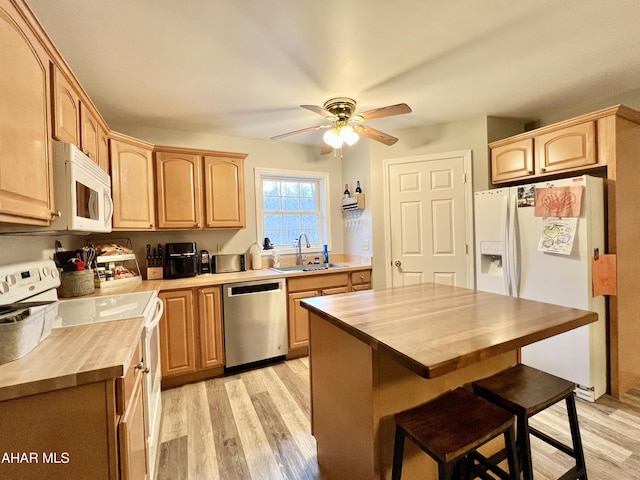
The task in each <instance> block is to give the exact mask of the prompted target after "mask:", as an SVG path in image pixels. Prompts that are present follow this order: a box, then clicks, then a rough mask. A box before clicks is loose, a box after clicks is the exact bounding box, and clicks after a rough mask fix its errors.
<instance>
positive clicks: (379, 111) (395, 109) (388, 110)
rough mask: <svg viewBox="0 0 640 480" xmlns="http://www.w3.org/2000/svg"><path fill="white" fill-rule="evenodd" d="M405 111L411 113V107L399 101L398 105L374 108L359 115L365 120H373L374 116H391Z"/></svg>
mask: <svg viewBox="0 0 640 480" xmlns="http://www.w3.org/2000/svg"><path fill="white" fill-rule="evenodd" d="M403 113H411V107H409V105H407V104H406V103H398V104H397V105H389V106H388V107H381V108H374V109H373V110H367V111H366V112H363V113H358V114H357V115H358V116H360V117H362V119H363V120H371V119H373V118H382V117H391V116H392V115H402V114H403Z"/></svg>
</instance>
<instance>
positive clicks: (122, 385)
mask: <svg viewBox="0 0 640 480" xmlns="http://www.w3.org/2000/svg"><path fill="white" fill-rule="evenodd" d="M142 370H143V365H142V350H141V348H140V344H139V343H138V346H137V347H136V351H135V352H134V354H133V357H131V362H129V366H128V367H127V369H126V371H125V372H124V375H123V376H122V377H118V378H116V413H117V414H118V415H123V414H124V412H125V411H126V410H127V408H128V406H129V404H130V403H131V395H133V392H134V390H135V386H136V383H137V382H138V381H139V380H140V377H139V376H140V375H142V373H143V372H142Z"/></svg>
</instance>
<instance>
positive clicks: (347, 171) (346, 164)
mask: <svg viewBox="0 0 640 480" xmlns="http://www.w3.org/2000/svg"><path fill="white" fill-rule="evenodd" d="M371 143H372V141H371V140H366V139H362V140H360V141H359V142H358V143H356V144H355V145H354V146H352V147H348V148H345V149H344V151H343V157H344V158H343V159H342V180H343V183H348V184H349V191H350V192H351V195H355V190H356V182H357V181H360V188H362V193H364V198H365V208H364V210H354V211H350V212H344V213H342V214H341V220H342V229H343V232H344V252H345V253H348V254H350V255H359V256H365V257H370V256H371V254H372V251H373V250H372V249H373V239H372V237H371V232H372V224H371V221H372V218H373V210H372V209H371V204H370V203H369V202H370V201H371V196H372V195H373V194H374V192H373V190H372V189H371V162H370V160H369V157H370V155H371V148H370V145H371ZM364 242H368V244H369V247H368V248H364Z"/></svg>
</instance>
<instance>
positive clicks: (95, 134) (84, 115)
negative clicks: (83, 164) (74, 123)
mask: <svg viewBox="0 0 640 480" xmlns="http://www.w3.org/2000/svg"><path fill="white" fill-rule="evenodd" d="M80 149H81V150H82V151H83V152H84V153H86V154H87V156H88V157H89V158H90V159H91V160H93V161H94V162H96V164H98V165H100V161H99V158H98V157H99V155H100V124H99V123H98V118H97V117H96V115H95V114H94V113H93V112H92V111H91V109H90V108H88V107H87V106H86V105H85V104H84V103H83V102H82V101H80Z"/></svg>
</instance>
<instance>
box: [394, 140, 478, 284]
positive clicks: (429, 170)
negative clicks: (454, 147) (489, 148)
mask: <svg viewBox="0 0 640 480" xmlns="http://www.w3.org/2000/svg"><path fill="white" fill-rule="evenodd" d="M385 163H386V174H387V198H388V206H387V211H388V221H387V229H388V239H389V245H388V246H387V252H388V253H390V255H389V256H388V260H389V263H388V264H387V268H388V269H390V271H391V275H390V280H391V285H392V286H394V287H395V286H403V285H411V284H415V283H424V282H435V283H443V284H447V285H455V286H460V287H470V288H472V287H473V278H474V270H473V261H472V259H473V251H472V249H470V247H471V246H472V242H471V239H472V233H471V232H472V228H473V227H472V225H473V221H472V215H471V191H472V189H471V152H470V151H465V152H453V153H445V154H438V155H425V156H420V157H413V158H406V159H396V160H388V161H387V162H385ZM389 257H390V258H389ZM387 277H388V279H389V275H388V276H387Z"/></svg>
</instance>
